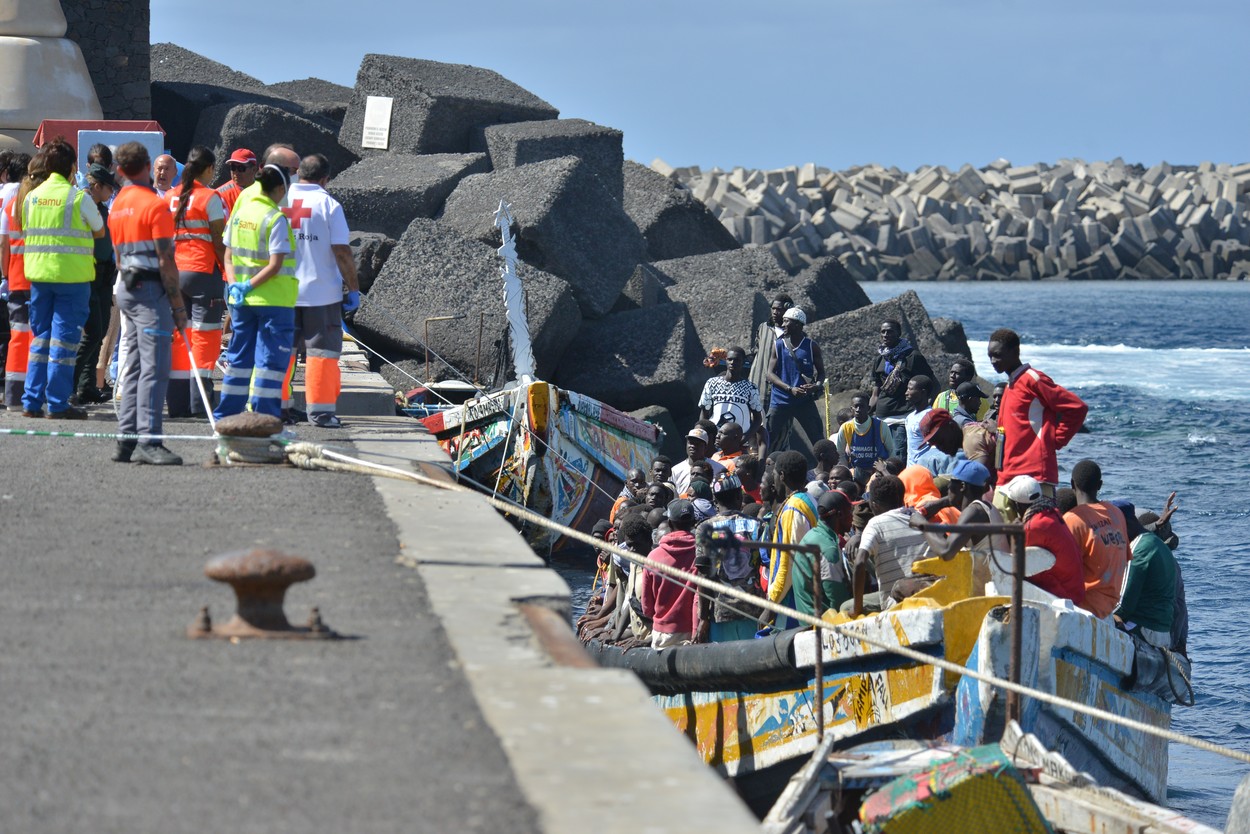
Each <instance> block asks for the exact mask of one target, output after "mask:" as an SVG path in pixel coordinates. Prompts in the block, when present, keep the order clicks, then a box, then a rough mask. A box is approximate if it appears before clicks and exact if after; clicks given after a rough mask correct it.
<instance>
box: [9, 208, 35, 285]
mask: <svg viewBox="0 0 1250 834" xmlns="http://www.w3.org/2000/svg"><path fill="white" fill-rule="evenodd" d="M17 208H18V206H17V199H16V198H15V199H13V200H10V201H9V204H8V206H6V207H5V209H4V211H5V213H6V214H8V215H9V272H8V274H9V291H10V292H16V291H18V290H29V289H30V281H27V280H26V259H25V258H24V257H22V249H23V244H22V221H21V219H20V217H19V213H18V210H17Z"/></svg>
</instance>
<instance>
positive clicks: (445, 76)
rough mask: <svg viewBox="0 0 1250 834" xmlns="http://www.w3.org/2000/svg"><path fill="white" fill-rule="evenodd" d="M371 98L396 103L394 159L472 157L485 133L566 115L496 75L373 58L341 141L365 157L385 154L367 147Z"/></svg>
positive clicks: (360, 77)
mask: <svg viewBox="0 0 1250 834" xmlns="http://www.w3.org/2000/svg"><path fill="white" fill-rule="evenodd" d="M369 96H386V97H389V98H391V99H392V100H393V101H392V109H391V124H390V144H389V147H388V148H387V149H386V150H389V151H390V152H392V153H467V152H469V151H472V150H482V148H480V147H474V138H475V137H476V136H478V135H480V131H481V130H482V128H484V127H487V126H489V125H496V124H502V123H505V122H528V121H537V120H539V119H554V118H557V117H558V116H559V115H560V113H559V111H558V110H556V109H555V108H554V107H552V106H551V105H550V104H548V103H547V102H545V101H543V100H542V99H540V98H538V96H536V95H534V94H533V93H531V92H529V91H527V90H524V89H522V88H521V87H518V86H517V85H516V84H513V83H512V82H511V81H509V80H508V79H506V78H504V77H503V76H502V75H499V74H498V73H496V72H492V71H491V70H487V69H481V68H480V67H471V66H466V65H464V64H444V63H440V62H438V61H423V60H419V59H416V58H399V57H396V56H393V55H377V54H369V55H366V56H365V57H364V60H363V61H361V63H360V70H359V71H358V72H357V74H356V88H355V90H354V91H353V93H352V100H351V103H350V105H349V106H348V108H347V115H346V117H345V118H344V119H343V129H342V131H341V132H340V134H339V140H340V141H341V142H342V143H343V145H344V146H345V147H348V148H351V149H352V150H353V151H355V152H357V153H358V154H360V155H361V156H372V155H374V154H378V153H385V152H386V151H384V150H378V149H373V148H362V147H361V144H360V142H361V135H362V132H363V129H364V119H365V103H366V99H367V97H369Z"/></svg>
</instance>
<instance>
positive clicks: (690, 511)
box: [668, 498, 694, 524]
mask: <svg viewBox="0 0 1250 834" xmlns="http://www.w3.org/2000/svg"><path fill="white" fill-rule="evenodd" d="M668 520H669V522H670V523H672V524H680V523H682V522H692V521H694V504H693V503H691V502H690V501H689V500H688V499H685V498H678V499H677V500H676V501H672V502H670V503H669V505H668Z"/></svg>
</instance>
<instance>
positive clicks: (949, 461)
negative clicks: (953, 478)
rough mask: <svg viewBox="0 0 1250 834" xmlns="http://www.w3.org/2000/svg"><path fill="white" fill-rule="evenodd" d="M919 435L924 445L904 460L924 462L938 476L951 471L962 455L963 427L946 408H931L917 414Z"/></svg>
mask: <svg viewBox="0 0 1250 834" xmlns="http://www.w3.org/2000/svg"><path fill="white" fill-rule="evenodd" d="M920 435H921V437H922V438H923V439H924V445H923V446H921V448H920V451H919V452H918V453H917V454H916V457H915V459H914V460H908V461H907V462H908V463H909V464H911V465H913V466H923V467H924V468H925V469H928V470H929V472H930V473H932V474H933V476H934V477H937V476H938V475H949V474H951V470H952V469H953V468H954V467H955V465H956V464H957V463H959V462H960V461H962V460H964V459H965V458H964V450H963V444H964V433H963V429H961V428H959V424H958V423H956V422H955V418H954V417H953V416H952V415H951V413H950V412H949V411H947V410H946V409H945V408H931V409H929V411H928V412H926V413H925V415H924V417H922V418H920ZM982 468H984V467H982ZM988 476H989V472H988V470H987V471H986V477H988Z"/></svg>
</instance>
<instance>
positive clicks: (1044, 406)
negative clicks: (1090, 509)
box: [986, 327, 1089, 510]
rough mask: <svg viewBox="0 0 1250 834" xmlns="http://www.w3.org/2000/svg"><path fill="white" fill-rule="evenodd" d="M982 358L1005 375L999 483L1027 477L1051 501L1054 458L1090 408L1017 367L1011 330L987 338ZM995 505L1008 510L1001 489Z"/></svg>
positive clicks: (1055, 470) (1020, 365)
mask: <svg viewBox="0 0 1250 834" xmlns="http://www.w3.org/2000/svg"><path fill="white" fill-rule="evenodd" d="M986 352H987V353H988V354H989V358H990V364H991V365H993V366H994V370H995V371H997V372H998V373H1000V374H1007V390H1006V391H1004V392H1003V400H1002V404H1001V406H1000V407H999V410H998V430H999V437H998V456H999V459H1000V463H999V466H998V483H999V484H1005V483H1007V482H1008V481H1010V480H1011V479H1012V478H1014V477H1016V476H1017V475H1031V476H1032V477H1034V478H1036V479H1037V480H1038V481H1039V482H1040V483H1041V485H1042V493H1043V494H1044V495H1046V496H1047V497H1050V498H1053V497H1054V496H1055V488H1056V486H1057V484H1058V482H1059V463H1058V460H1057V459H1056V457H1055V453H1056V452H1057V451H1058V450H1059V449H1062V448H1063V447H1064V446H1067V445H1068V441H1070V440H1071V439H1072V438H1073V437H1075V436H1076V433H1077V432H1078V431H1080V430H1081V426H1082V425H1084V423H1085V414H1086V412H1088V411H1089V406H1087V405H1086V404H1085V403H1084V402H1083V401H1082V400H1081V398H1080V397H1078V396H1077V395H1076V394H1073V393H1072V392H1070V391H1068V390H1067V389H1066V388H1062V387H1060V386H1058V385H1056V384H1055V381H1054V380H1053V379H1051V378H1050V377H1048V376H1047V375H1046V374H1044V373H1042V372H1041V371H1039V370H1037V369H1036V368H1031V367H1029V366H1028V365H1027V364H1024V363H1022V362H1021V361H1020V337H1019V336H1018V335H1016V333H1015V331H1014V330H1008V329H1007V328H1005V327H1003V328H999V329H998V330H995V331H994V332H993V333H991V334H990V342H989V346H988V348H987V350H986ZM994 505H995V506H997V507H998V508H999V509H1000V510H1008V509H1009V507H1008V506H1007V499H1006V496H1004V495H1002V493H1001V489H1000V491H999V492H996V493H995V495H994Z"/></svg>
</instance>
